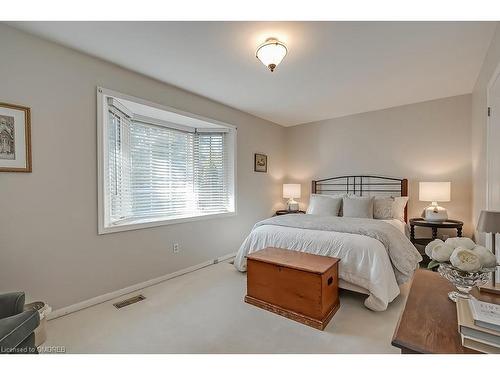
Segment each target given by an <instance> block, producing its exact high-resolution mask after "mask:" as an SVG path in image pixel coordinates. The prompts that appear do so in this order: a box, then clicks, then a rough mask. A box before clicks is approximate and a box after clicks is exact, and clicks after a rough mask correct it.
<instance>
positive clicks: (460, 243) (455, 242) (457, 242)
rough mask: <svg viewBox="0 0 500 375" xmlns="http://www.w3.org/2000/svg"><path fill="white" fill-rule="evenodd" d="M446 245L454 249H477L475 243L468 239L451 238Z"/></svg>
mask: <svg viewBox="0 0 500 375" xmlns="http://www.w3.org/2000/svg"><path fill="white" fill-rule="evenodd" d="M444 243H445V244H447V245H448V246H451V247H452V248H454V249H456V248H457V247H465V248H466V249H469V250H472V249H473V248H475V247H476V244H475V243H474V241H472V240H471V239H470V238H467V237H450V238H448V239H447V240H446V241H445V242H444Z"/></svg>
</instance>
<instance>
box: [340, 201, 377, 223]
mask: <svg viewBox="0 0 500 375" xmlns="http://www.w3.org/2000/svg"><path fill="white" fill-rule="evenodd" d="M342 209H343V211H344V214H343V216H344V217H359V218H368V219H373V197H345V198H344V199H343V208H342Z"/></svg>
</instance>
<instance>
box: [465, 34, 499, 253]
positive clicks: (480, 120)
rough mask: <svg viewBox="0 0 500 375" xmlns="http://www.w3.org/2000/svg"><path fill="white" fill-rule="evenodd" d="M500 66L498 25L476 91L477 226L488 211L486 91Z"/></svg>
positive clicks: (474, 162) (474, 204) (474, 177)
mask: <svg viewBox="0 0 500 375" xmlns="http://www.w3.org/2000/svg"><path fill="white" fill-rule="evenodd" d="M498 64H500V26H497V29H496V32H495V35H494V36H493V39H492V40H491V44H490V48H489V49H488V53H487V54H486V58H485V60H484V62H483V66H482V67H481V71H480V73H479V76H478V78H477V82H476V85H475V86H474V91H473V92H472V121H471V122H472V124H471V139H472V149H471V151H472V180H473V186H472V191H473V200H472V219H473V224H474V226H475V224H476V222H477V220H478V218H479V213H480V212H481V210H484V209H486V181H487V180H486V129H487V106H488V103H487V100H486V90H487V86H488V83H489V81H490V79H491V78H492V76H493V74H494V72H495V69H496V68H497V66H498ZM476 236H477V239H478V241H479V242H481V243H484V234H478V233H476Z"/></svg>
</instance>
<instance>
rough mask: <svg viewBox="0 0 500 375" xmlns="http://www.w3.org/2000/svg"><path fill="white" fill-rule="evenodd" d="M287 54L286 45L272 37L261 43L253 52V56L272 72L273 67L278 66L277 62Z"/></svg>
mask: <svg viewBox="0 0 500 375" xmlns="http://www.w3.org/2000/svg"><path fill="white" fill-rule="evenodd" d="M286 54H287V48H286V46H285V45H284V44H283V43H282V42H280V41H278V40H276V39H273V38H269V39H267V40H266V42H265V43H264V44H263V45H261V46H260V47H259V48H258V49H257V52H255V56H256V57H257V58H258V59H259V60H260V61H261V62H262V64H264V65H265V66H267V67H268V68H269V70H271V72H274V69H276V67H277V66H278V64H279V63H280V62H281V61H282V60H283V59H284V58H285V56H286Z"/></svg>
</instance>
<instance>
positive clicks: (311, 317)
mask: <svg viewBox="0 0 500 375" xmlns="http://www.w3.org/2000/svg"><path fill="white" fill-rule="evenodd" d="M338 263H339V259H337V258H331V257H326V256H320V255H313V254H307V253H302V252H298V251H291V250H284V249H277V248H267V249H264V250H260V251H257V252H255V253H253V254H250V255H249V256H248V257H247V295H246V296H245V302H247V303H251V304H252V305H255V306H258V307H261V308H263V309H265V310H268V311H271V312H274V313H276V314H279V315H282V316H285V317H287V318H289V319H293V320H296V321H298V322H300V323H303V324H307V325H309V326H311V327H314V328H317V329H320V330H323V329H324V328H325V327H326V325H327V324H328V322H329V321H330V319H331V318H332V317H333V315H334V314H335V312H336V311H337V310H338V308H339V307H340V303H339V291H338V285H339V283H338Z"/></svg>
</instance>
